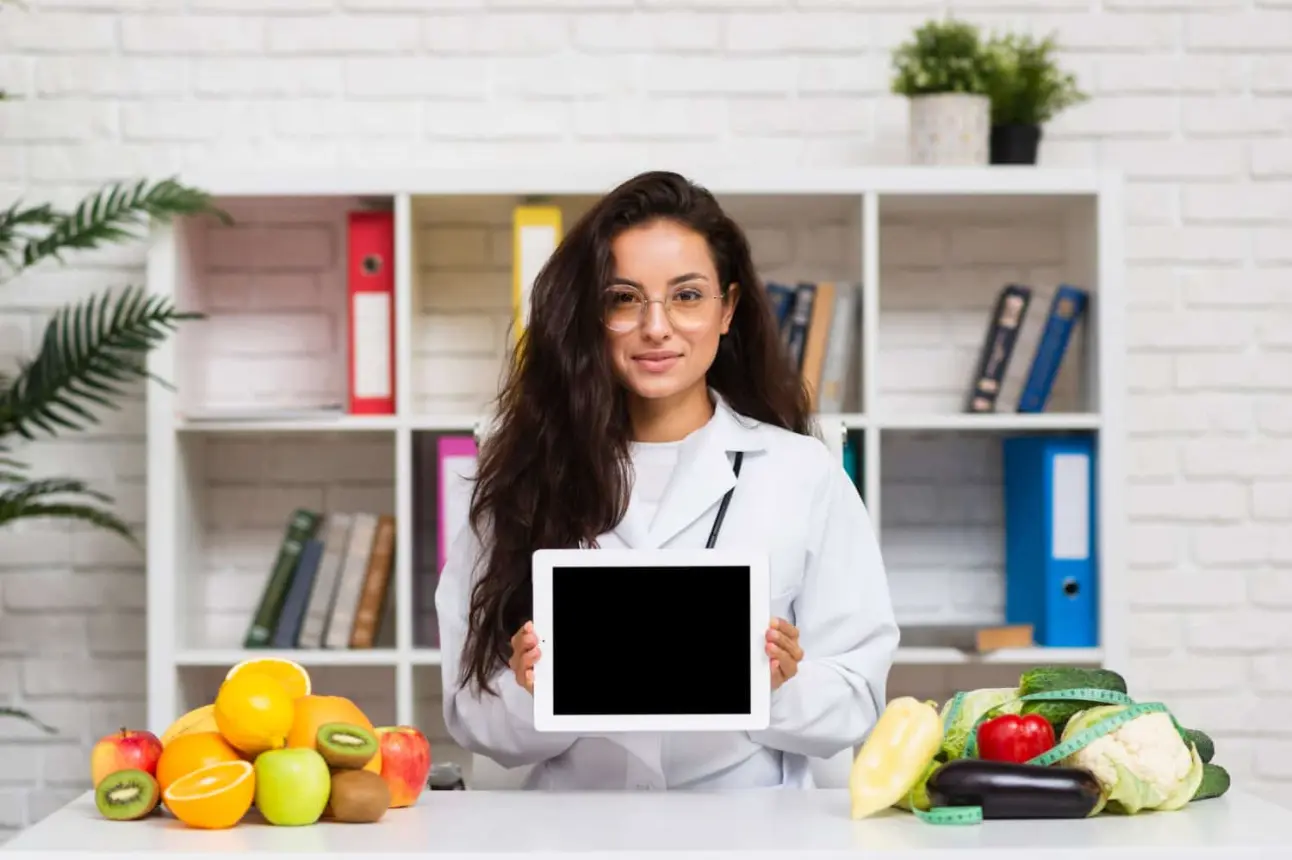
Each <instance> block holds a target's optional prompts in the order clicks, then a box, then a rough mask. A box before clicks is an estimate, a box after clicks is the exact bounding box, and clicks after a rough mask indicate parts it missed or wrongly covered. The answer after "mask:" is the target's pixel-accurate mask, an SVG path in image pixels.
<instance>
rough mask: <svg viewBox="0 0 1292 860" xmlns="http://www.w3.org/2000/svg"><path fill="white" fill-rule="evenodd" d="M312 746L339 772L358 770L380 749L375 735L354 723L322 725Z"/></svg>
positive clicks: (379, 743)
mask: <svg viewBox="0 0 1292 860" xmlns="http://www.w3.org/2000/svg"><path fill="white" fill-rule="evenodd" d="M314 745H315V746H316V747H318V751H319V753H320V754H321V755H322V756H323V760H324V761H326V762H327V763H328V765H329V766H330V767H334V768H337V769H340V770H358V769H359V768H361V767H363V766H364V765H365V764H367V763H368V762H369V761H371V760H372V757H373V756H375V755H376V754H377V750H379V749H380V748H381V742H380V741H378V740H377V736H376V735H375V734H373V733H372V732H370V731H369V730H368V729H366V728H364V727H363V726H357V725H355V724H354V723H324V724H323V725H321V726H319V730H318V734H316V735H315V736H314Z"/></svg>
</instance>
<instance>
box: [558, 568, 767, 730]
mask: <svg viewBox="0 0 1292 860" xmlns="http://www.w3.org/2000/svg"><path fill="white" fill-rule="evenodd" d="M730 565H735V566H739V567H747V568H748V569H749V595H750V599H749V606H748V614H749V667H750V671H749V680H750V690H749V701H750V711H749V713H743V714H589V715H560V714H554V713H552V673H551V669H552V661H553V659H555V657H556V654H557V649H558V648H559V646H560V637H561V631H559V630H555V629H553V623H552V570H553V568H556V567H574V566H580V567H650V566H668V567H722V566H730ZM533 588H534V613H533V614H534V630H535V632H536V633H537V634H538V639H539V648H540V650H541V654H540V656H539V659H538V662H537V663H536V664H535V666H534V728H535V729H537V730H538V731H541V732H586V733H603V732H638V731H642V732H649V731H666V732H668V731H679V732H684V731H760V730H762V729H765V728H767V725H768V714H769V710H770V706H771V660H770V658H769V657H768V656H767V650H766V643H767V627H768V625H769V624H770V623H771V588H770V573H769V570H768V560H767V554H766V553H765V552H755V551H748V550H733V549H694V550H693V549H545V550H538V551H536V552H535V553H534V555H533ZM678 599H680V600H684V599H685V595H678ZM733 611H735V610H733ZM658 632H659V631H658V630H656V631H653V633H656V634H657V633H658ZM643 634H645V635H647V636H650V635H651V634H652V631H643ZM679 645H680V646H681V647H685V643H679ZM641 647H642V648H643V649H650V648H652V647H653V646H652V645H651V643H650V641H648V640H643V642H642V643H641ZM624 659H625V665H624V671H626V672H635V673H637V674H639V675H640V678H641V683H643V684H659V685H667V684H668V677H667V673H665V672H664V671H662V670H660V671H656V670H655V669H651V668H644V667H643V666H642V661H641V657H640V655H632V654H626V655H625V658H624ZM667 663H668V659H667V658H666V657H665V656H664V655H661V656H660V666H661V667H662V666H666V665H667Z"/></svg>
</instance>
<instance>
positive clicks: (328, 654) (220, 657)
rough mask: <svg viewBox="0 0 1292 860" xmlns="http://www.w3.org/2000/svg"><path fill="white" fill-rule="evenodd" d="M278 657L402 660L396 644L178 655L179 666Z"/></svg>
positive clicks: (377, 662) (326, 662) (311, 661)
mask: <svg viewBox="0 0 1292 860" xmlns="http://www.w3.org/2000/svg"><path fill="white" fill-rule="evenodd" d="M273 657H278V658H282V659H284V660H295V661H296V662H297V663H300V664H301V665H302V666H394V665H396V664H397V663H398V662H399V652H398V651H396V650H394V649H393V648H373V649H355V650H352V651H347V650H343V649H338V650H335V651H328V650H318V651H316V650H313V649H304V648H302V649H295V648H278V649H274V648H257V649H254V650H249V649H240V648H229V649H207V650H190V651H181V652H179V653H178V654H177V655H176V656H175V665H177V666H200V667H210V666H223V667H230V668H231V667H233V666H235V665H237V664H238V663H241V662H242V661H243V660H255V659H265V658H273Z"/></svg>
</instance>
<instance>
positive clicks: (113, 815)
mask: <svg viewBox="0 0 1292 860" xmlns="http://www.w3.org/2000/svg"><path fill="white" fill-rule="evenodd" d="M160 802H161V788H160V787H159V786H158V785H157V780H156V779H154V778H153V775H152V774H150V773H148V772H147V771H143V770H138V769H137V768H128V769H126V770H118V771H115V772H113V773H110V774H108V775H107V776H105V777H104V778H103V779H102V781H100V782H99V784H98V785H96V786H95V787H94V804H95V806H97V807H98V808H99V812H100V813H101V814H102V815H103V817H104V818H109V819H112V820H113V821H134V820H136V819H139V818H144V817H145V816H147V815H149V814H150V813H151V812H152V811H153V810H154V809H156V808H157V804H158V803H160Z"/></svg>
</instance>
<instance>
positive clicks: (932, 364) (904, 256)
mask: <svg viewBox="0 0 1292 860" xmlns="http://www.w3.org/2000/svg"><path fill="white" fill-rule="evenodd" d="M1096 203H1097V197H1096V196H1095V195H1093V194H1088V195H1063V196H1045V195H1023V196H1010V195H989V194H982V195H969V196H958V195H945V194H944V195H936V194H929V195H900V194H881V195H880V197H879V201H878V211H879V229H878V245H879V253H878V256H879V284H878V304H879V311H878V314H879V320H878V334H877V337H876V343H875V344H874V348H875V353H876V354H875V362H876V370H875V379H876V382H875V385H876V388H877V391H876V398H877V400H876V402H875V404H874V405H873V406H872V408H871V409H870V410H869V411H870V412H871V413H872V414H873V415H874V416H876V417H877V418H879V419H880V420H881V422H887V423H889V424H890V426H900V425H898V424H897V423H895V422H898V421H900V420H902V419H906V418H908V417H909V418H910V419H911V420H912V421H916V420H921V418H922V417H923V416H930V415H932V416H953V415H956V414H967V412H968V407H967V402H968V395H969V392H970V390H971V388H972V386H973V383H974V379H975V375H976V372H977V365H978V360H979V353H980V351H981V349H982V344H983V341H984V339H985V337H986V335H987V332H988V330H989V328H990V326H991V323H992V309H993V307H994V305H995V302H996V299H997V295H998V293H999V292H1000V290H1001V289H1002V288H1003V287H1004V286H1006V285H1007V284H1021V285H1024V286H1028V287H1030V288H1031V289H1032V298H1031V302H1030V305H1029V306H1028V308H1027V311H1026V314H1025V316H1024V317H1023V321H1022V324H1021V326H1020V328H1019V332H1018V339H1017V343H1016V346H1015V348H1014V352H1013V355H1012V357H1011V359H1010V362H1009V364H1008V365H1007V367H1006V373H1005V376H1004V379H1003V380H1002V383H1001V389H1000V392H999V394H998V396H997V401H996V408H995V413H996V414H998V415H1002V416H1003V415H1007V414H1008V415H1014V416H1016V417H1015V420H1033V421H1038V420H1045V419H1041V418H1039V417H1037V416H1036V415H1028V416H1022V415H1018V414H1017V412H1016V409H1017V405H1018V402H1019V397H1020V395H1021V393H1022V389H1023V386H1024V383H1025V381H1026V379H1027V374H1028V370H1029V369H1030V366H1031V363H1032V357H1033V355H1034V354H1035V350H1036V346H1037V344H1038V342H1039V340H1040V335H1041V332H1042V331H1043V329H1044V326H1045V321H1046V318H1047V316H1048V315H1049V310H1050V307H1049V306H1050V301H1051V299H1052V297H1053V294H1054V291H1055V290H1056V289H1057V287H1058V286H1060V285H1061V284H1069V285H1072V286H1076V287H1079V288H1082V289H1085V290H1087V291H1088V292H1089V293H1090V303H1089V306H1088V307H1087V309H1086V313H1085V314H1084V316H1083V317H1082V319H1081V320H1079V321H1078V323H1077V325H1076V327H1075V329H1074V331H1073V334H1072V338H1071V340H1070V342H1069V345H1068V348H1067V351H1066V353H1065V355H1064V358H1063V361H1062V364H1061V366H1060V372H1059V374H1058V377H1057V378H1056V380H1055V382H1054V386H1053V391H1052V394H1051V396H1050V398H1049V400H1048V402H1047V404H1046V407H1045V410H1046V411H1045V413H1041V414H1046V415H1048V414H1054V415H1056V416H1057V415H1068V416H1074V415H1075V416H1091V417H1093V416H1097V415H1098V414H1099V413H1100V400H1099V397H1098V385H1097V380H1098V373H1099V365H1098V362H1097V361H1096V357H1097V353H1098V348H1099V347H1098V337H1099V330H1100V326H1099V324H1098V321H1099V318H1100V310H1099V304H1098V296H1099V284H1098V274H1099V266H1098V247H1097V241H1096V237H1097V233H1098V218H1097V207H1096ZM970 417H974V418H977V417H980V416H978V415H973V416H970ZM944 420H950V419H949V418H948V419H944ZM994 420H998V421H1003V420H1005V419H1004V418H994ZM1056 420H1058V421H1060V423H1062V422H1064V421H1065V420H1068V419H1064V418H1058V419H1056Z"/></svg>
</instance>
